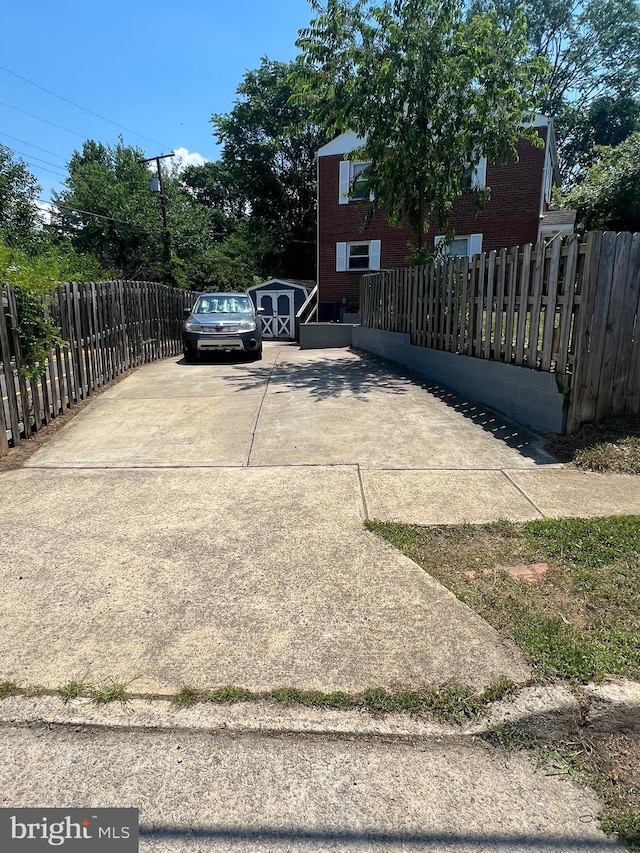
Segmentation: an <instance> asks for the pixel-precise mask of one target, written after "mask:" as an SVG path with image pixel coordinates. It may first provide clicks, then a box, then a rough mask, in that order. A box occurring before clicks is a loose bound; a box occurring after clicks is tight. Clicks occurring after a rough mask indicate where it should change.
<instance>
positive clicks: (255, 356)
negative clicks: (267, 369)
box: [251, 347, 262, 361]
mask: <svg viewBox="0 0 640 853" xmlns="http://www.w3.org/2000/svg"><path fill="white" fill-rule="evenodd" d="M251 361H262V347H260V349H259V350H257V351H256V352H253V353H251Z"/></svg>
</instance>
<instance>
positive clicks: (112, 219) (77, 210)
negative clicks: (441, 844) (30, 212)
mask: <svg viewBox="0 0 640 853" xmlns="http://www.w3.org/2000/svg"><path fill="white" fill-rule="evenodd" d="M37 201H39V202H40V203H41V204H46V205H53V206H54V207H59V208H61V209H62V210H73V211H74V212H75V213H84V214H85V215H86V216H94V217H95V218H96V219H106V220H107V221H109V222H120V223H121V224H122V225H130V226H131V227H132V228H139V229H140V230H141V231H146V232H147V233H149V234H157V233H158V232H159V231H160V230H161V229H160V228H149V227H148V226H146V225H141V224H140V223H138V222H130V221H129V220H127V219H117V218H116V217H115V216H106V215H105V214H103V213H95V212H94V211H92V210H83V209H82V208H81V207H74V206H73V205H71V204H65V203H64V202H60V201H53V202H52V201H47V200H46V199H44V198H39V199H37Z"/></svg>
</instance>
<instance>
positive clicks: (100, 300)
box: [0, 281, 199, 455]
mask: <svg viewBox="0 0 640 853" xmlns="http://www.w3.org/2000/svg"><path fill="white" fill-rule="evenodd" d="M198 295H199V294H197V293H194V292H193V291H187V290H178V289H176V288H173V287H168V286H166V285H163V284H158V283H156V282H141V281H102V282H82V283H78V282H74V283H72V284H64V285H60V286H59V287H58V288H56V289H55V290H54V291H52V294H51V296H52V302H51V304H50V306H49V307H48V309H44V308H43V310H49V311H50V312H51V315H52V317H53V319H54V320H55V321H56V323H58V324H59V326H60V329H61V332H62V338H63V340H64V344H63V345H62V346H56V347H55V348H54V349H53V350H52V352H51V353H50V356H49V359H48V361H47V364H46V367H45V370H44V374H43V375H42V376H41V377H40V378H39V379H27V378H25V377H24V376H23V374H22V370H21V368H22V367H23V362H22V355H21V352H20V344H19V340H18V335H17V332H16V326H17V324H18V320H19V318H18V308H17V302H16V294H15V291H14V288H13V287H12V286H11V285H7V286H6V287H5V288H4V290H3V293H2V300H1V301H0V389H1V393H2V405H0V455H2V454H4V453H6V452H7V451H8V450H9V449H10V448H11V447H16V446H17V445H18V444H19V443H20V441H21V440H22V439H23V438H29V437H30V436H31V434H32V433H33V432H37V431H38V430H39V429H40V427H41V426H42V425H43V424H48V423H49V422H50V421H51V419H52V418H55V417H57V416H58V415H61V414H63V413H64V412H66V411H68V410H69V409H71V408H72V407H73V406H75V405H77V404H78V403H80V402H81V401H82V400H85V399H86V398H87V397H88V396H89V395H90V394H92V393H93V392H94V391H96V390H97V389H98V388H101V387H102V386H103V385H106V384H107V383H109V382H111V381H112V380H113V379H115V378H116V377H117V376H119V375H120V374H122V373H123V372H124V371H125V370H129V369H130V368H132V367H137V366H138V365H141V364H146V363H147V362H150V361H154V360H156V359H158V358H165V357H167V356H174V355H177V354H178V353H180V352H181V351H182V343H181V337H180V333H181V329H182V321H183V309H184V308H188V307H191V305H192V304H193V302H194V300H195V299H196V298H197V296H198Z"/></svg>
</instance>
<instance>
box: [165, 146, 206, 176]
mask: <svg viewBox="0 0 640 853" xmlns="http://www.w3.org/2000/svg"><path fill="white" fill-rule="evenodd" d="M174 153H175V157H173V158H172V159H171V165H172V167H173V168H174V169H177V170H178V171H182V169H185V168H186V167H187V166H204V164H205V163H206V162H207V160H206V158H205V157H203V156H202V154H198V152H197V151H189V149H188V148H176V149H174Z"/></svg>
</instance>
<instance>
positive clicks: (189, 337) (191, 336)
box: [182, 330, 262, 353]
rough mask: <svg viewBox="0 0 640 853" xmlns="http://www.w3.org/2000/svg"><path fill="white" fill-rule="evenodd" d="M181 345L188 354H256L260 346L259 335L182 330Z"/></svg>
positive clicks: (256, 333)
mask: <svg viewBox="0 0 640 853" xmlns="http://www.w3.org/2000/svg"><path fill="white" fill-rule="evenodd" d="M182 343H183V345H184V348H185V350H189V351H190V352H194V353H196V352H257V351H258V350H259V349H260V346H261V344H262V341H261V337H260V334H259V333H258V332H257V331H255V330H254V331H253V332H237V333H235V334H228V333H227V334H225V333H224V332H218V333H213V334H208V333H205V332H188V331H186V330H183V332H182Z"/></svg>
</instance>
